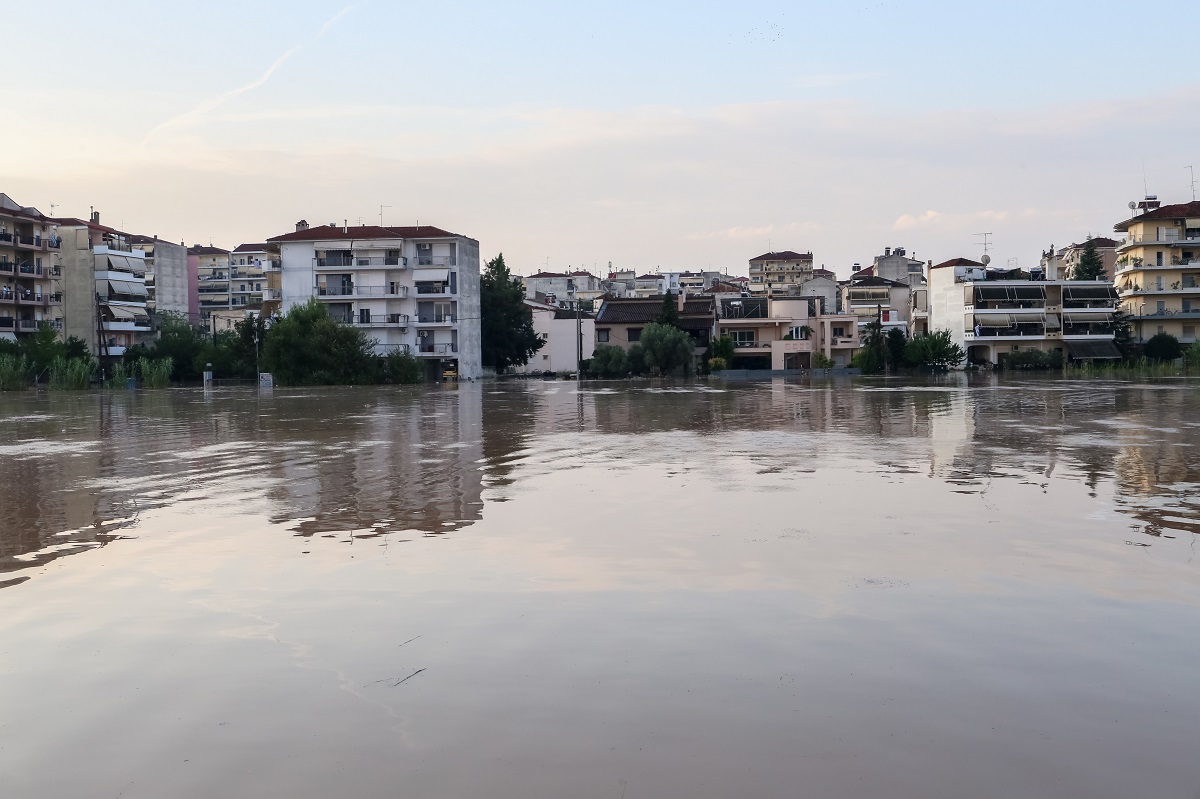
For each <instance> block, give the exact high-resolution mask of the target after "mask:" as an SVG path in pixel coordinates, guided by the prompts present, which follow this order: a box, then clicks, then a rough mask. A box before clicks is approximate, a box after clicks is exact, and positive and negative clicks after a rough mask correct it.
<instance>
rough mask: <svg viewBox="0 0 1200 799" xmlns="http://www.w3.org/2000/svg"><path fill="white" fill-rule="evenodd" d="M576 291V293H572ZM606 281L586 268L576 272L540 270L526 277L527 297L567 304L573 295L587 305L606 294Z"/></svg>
mask: <svg viewBox="0 0 1200 799" xmlns="http://www.w3.org/2000/svg"><path fill="white" fill-rule="evenodd" d="M572 291H574V295H572ZM604 293H605V292H604V283H603V281H602V280H600V278H598V277H596V276H595V275H593V274H592V273H591V272H588V271H586V270H579V271H575V272H538V273H537V274H536V275H530V276H529V277H527V278H525V298H526V299H529V300H536V301H539V302H544V303H549V304H551V305H563V306H565V305H567V304H568V303H569V302H570V301H571V300H570V297H571V296H575V297H577V298H578V299H579V300H580V301H581V302H583V303H584V307H585V308H586V307H587V304H588V303H594V302H595V301H596V300H598V299H600V298H601V297H602V296H604Z"/></svg>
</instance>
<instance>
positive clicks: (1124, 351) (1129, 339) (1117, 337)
mask: <svg viewBox="0 0 1200 799" xmlns="http://www.w3.org/2000/svg"><path fill="white" fill-rule="evenodd" d="M1113 344H1116V345H1117V349H1118V350H1120V351H1121V355H1122V356H1123V357H1125V358H1128V357H1129V356H1130V353H1131V352H1132V351H1133V322H1132V321H1131V317H1130V315H1129V312H1128V311H1126V310H1125V306H1124V305H1119V304H1118V305H1117V309H1116V311H1114V312H1113Z"/></svg>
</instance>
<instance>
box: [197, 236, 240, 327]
mask: <svg viewBox="0 0 1200 799" xmlns="http://www.w3.org/2000/svg"><path fill="white" fill-rule="evenodd" d="M187 253H188V269H190V270H192V271H193V272H194V273H195V275H196V285H197V289H196V293H197V296H198V298H199V299H198V302H197V307H198V309H199V312H200V319H198V320H197V319H194V320H192V321H193V322H196V321H200V320H204V321H208V318H209V316H210V315H211V313H212V312H213V311H216V310H228V309H229V308H230V307H231V306H230V295H229V250H225V249H222V248H220V247H213V246H212V245H208V246H204V245H201V244H193V245H192V246H191V247H188V251H187Z"/></svg>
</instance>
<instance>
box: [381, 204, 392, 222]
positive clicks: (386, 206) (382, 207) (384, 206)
mask: <svg viewBox="0 0 1200 799" xmlns="http://www.w3.org/2000/svg"><path fill="white" fill-rule="evenodd" d="M391 207H392V206H390V205H384V204H382V203H380V205H379V226H380V227H383V209H384V208H391Z"/></svg>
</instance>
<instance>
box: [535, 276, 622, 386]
mask: <svg viewBox="0 0 1200 799" xmlns="http://www.w3.org/2000/svg"><path fill="white" fill-rule="evenodd" d="M524 282H525V298H526V299H529V300H539V295H540V300H541V301H544V302H547V303H551V304H553V305H562V306H566V305H567V304H569V303H570V302H571V292H572V291H574V292H575V294H574V296H575V297H577V298H578V299H579V300H581V301H582V302H584V303H588V302H592V303H594V302H595V301H596V300H598V299H600V298H601V297H603V296H604V281H602V280H601V279H600V278H598V277H596V276H595V275H593V274H592V273H591V272H588V271H586V270H579V271H575V272H538V273H537V274H536V275H530V276H529V277H527V278H525V279H524ZM585 307H586V306H585ZM572 368H573V367H572Z"/></svg>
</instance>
